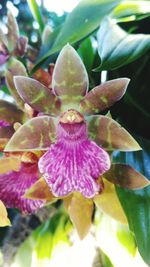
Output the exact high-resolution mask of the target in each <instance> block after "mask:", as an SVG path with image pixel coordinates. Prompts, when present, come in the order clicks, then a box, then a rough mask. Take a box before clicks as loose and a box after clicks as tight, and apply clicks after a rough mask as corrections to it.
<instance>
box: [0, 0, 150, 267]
mask: <svg viewBox="0 0 150 267" xmlns="http://www.w3.org/2000/svg"><path fill="white" fill-rule="evenodd" d="M49 2H50V1H49ZM81 2H83V4H82V3H81V5H80V6H79V7H77V8H75V9H74V10H73V11H72V12H71V13H70V15H69V13H67V12H62V13H61V14H59V15H58V14H57V13H55V12H50V11H48V9H47V7H46V5H45V4H44V1H43V0H41V1H40V2H39V3H40V5H39V7H40V8H39V10H38V12H39V14H41V17H42V20H41V22H40V19H39V18H40V17H39V16H40V15H38V12H37V13H36V9H35V8H34V6H35V3H36V1H25V0H13V1H5V0H1V1H0V18H1V22H0V27H1V29H2V30H3V31H4V32H6V31H7V29H6V26H5V23H6V20H7V9H8V8H10V9H11V10H12V12H13V13H14V15H15V16H16V19H17V22H18V25H19V29H20V33H21V35H25V36H27V37H28V39H29V44H30V45H31V46H32V47H33V48H36V49H37V50H38V52H39V53H38V55H37V58H36V61H35V62H34V65H35V66H34V69H33V72H34V71H35V70H36V69H38V68H39V67H42V68H45V69H48V67H49V63H55V60H56V58H57V55H58V52H59V51H60V49H61V48H62V47H63V45H64V44H65V43H67V42H70V43H72V44H73V45H74V47H75V48H76V50H77V51H78V53H79V55H80V56H81V58H82V59H83V61H84V64H85V66H86V69H87V72H88V74H89V78H90V88H93V87H94V86H96V85H98V84H99V83H100V82H104V81H105V80H106V79H115V78H119V77H128V78H130V79H131V82H130V84H129V88H128V90H127V93H126V94H125V96H124V97H123V99H121V100H120V101H119V102H118V103H116V104H115V105H114V106H113V107H112V108H111V110H110V112H111V116H112V117H113V118H114V119H116V120H117V121H118V122H120V123H121V124H122V125H123V126H124V127H125V128H126V129H127V130H128V131H129V132H130V133H131V134H132V135H133V136H134V137H135V138H136V139H137V140H138V141H139V143H140V145H141V146H142V148H143V151H140V152H129V153H123V152H122V153H119V152H115V153H114V154H113V160H114V161H115V162H123V163H127V164H129V165H131V166H134V167H135V168H136V170H138V171H140V172H142V173H143V174H144V175H145V176H146V177H147V178H148V179H150V126H149V125H150V101H149V99H150V89H149V87H150V27H149V25H150V3H149V1H137V0H134V1H125V2H123V3H121V4H120V2H121V1H111V0H107V1H102V0H99V1H98V0H94V1H92V0H91V1H90V0H85V1H81ZM29 4H30V5H29ZM31 6H32V8H33V9H32V8H31ZM106 15H109V20H107V19H106V18H105V16H106ZM34 17H35V18H36V19H34ZM100 23H101V26H100V29H99V24H100ZM116 24H117V25H118V26H117V27H119V28H116ZM45 25H49V26H50V28H51V29H52V31H50V32H49V34H47V36H46V40H47V41H46V42H45V41H44V42H43V39H42V38H43V37H42V34H41V29H43V28H44V26H45ZM79 26H80V27H79ZM120 30H121V31H122V30H124V31H125V32H124V34H125V35H124V38H123V39H122V38H121V39H120V36H122V35H120ZM121 34H122V33H121ZM133 34H135V35H134V36H133ZM131 39H132V41H131ZM44 40H45V39H44ZM125 40H126V41H125ZM21 60H22V61H24V62H25V59H24V58H21ZM0 93H1V94H0V97H1V98H3V99H7V100H12V99H11V98H9V97H10V93H9V90H8V88H7V86H6V84H5V82H4V80H3V77H1V92H0ZM116 190H117V194H118V197H119V200H120V202H121V204H122V206H123V209H124V211H125V214H126V216H127V218H128V222H129V227H130V230H131V231H132V233H131V232H130V231H129V229H128V227H126V226H122V225H121V224H119V223H117V222H115V221H114V220H112V219H110V218H109V217H107V216H106V217H105V216H104V215H102V213H100V212H97V213H96V216H95V226H94V227H95V228H96V229H97V231H96V234H94V235H93V234H91V235H90V237H88V238H87V240H86V241H87V243H88V244H89V243H90V244H92V245H93V248H94V252H93V250H92V249H91V247H90V246H88V248H87V247H86V245H85V243H84V250H86V249H90V250H91V251H92V252H91V257H92V260H91V263H90V260H89V263H88V264H91V265H86V267H88V266H89V267H90V266H95V267H100V266H101V267H112V266H113V264H114V266H115V267H124V266H132V267H134V266H138V267H140V266H141V267H142V266H146V265H145V264H144V263H143V262H142V260H141V259H140V258H139V256H137V261H136V260H135V261H133V255H135V254H136V248H137V246H138V249H139V252H140V254H141V256H142V257H143V259H144V261H145V262H146V264H148V266H150V252H149V248H150V187H148V188H146V189H141V190H137V191H131V190H125V189H120V188H118V187H116ZM58 206H59V205H58ZM60 206H61V204H60ZM60 206H59V207H60ZM62 210H63V209H62ZM41 213H42V215H41ZM45 214H46V215H45ZM47 214H48V216H49V214H51V218H50V219H48V220H47V218H48V217H47ZM9 216H10V218H11V219H12V221H14V226H13V227H12V229H11V230H10V229H8V228H1V229H0V245H1V250H2V252H3V255H4V256H3V257H4V258H3V259H4V261H3V263H2V265H1V266H3V267H7V266H14V267H15V266H18V267H37V266H41V265H40V264H42V266H52V267H57V266H58V267H59V266H61V267H63V266H65V267H67V266H69V265H61V264H60V265H59V264H58V258H59V257H62V255H63V253H64V255H65V256H66V255H67V254H66V252H63V253H62V251H61V249H62V248H64V250H63V251H66V249H68V248H69V247H70V245H71V244H75V243H76V242H75V241H76V240H74V239H73V240H72V239H71V238H74V237H71V238H68V236H69V237H70V233H71V230H72V226H71V222H70V221H69V219H68V217H67V215H66V214H65V212H64V210H63V211H62V212H57V206H55V204H54V205H53V207H52V210H48V211H46V212H44V215H43V211H42V212H41V211H40V212H39V214H36V215H32V216H28V217H26V219H25V218H24V217H22V216H21V215H18V212H17V211H16V210H12V209H11V210H9ZM116 229H117V230H116ZM21 233H23V234H22V235H21ZM31 233H32V234H31ZM100 233H101V234H100ZM110 233H111V234H110ZM28 236H29V237H28ZM93 236H94V237H93ZM110 239H112V243H113V242H115V246H116V247H115V250H116V251H117V253H116V254H115V253H114V250H113V249H112V248H113V244H112V246H111V244H110V245H109V243H111V242H110ZM95 240H96V241H95ZM104 240H105V242H104ZM114 240H115V241H114ZM116 240H117V241H116ZM118 240H119V241H118ZM58 241H59V242H58ZM84 242H85V241H84ZM118 242H119V244H120V245H118ZM58 243H59V244H61V245H62V248H60V247H61V246H59V245H58ZM106 244H107V245H106ZM117 246H118V247H117ZM119 246H122V250H121V249H120V248H119ZM58 247H59V249H60V252H59V253H60V254H59V253H58V250H57V248H58ZM77 247H78V250H80V249H81V247H80V244H79V240H78V241H77ZM54 248H55V249H54ZM85 248H86V249H85ZM55 250H56V251H57V255H60V256H56V257H54V258H55V259H56V258H57V262H55V261H52V260H50V259H51V258H52V257H51V256H52V255H53V256H54V255H55V253H56V252H55ZM102 250H103V251H104V252H106V253H107V254H108V255H109V257H110V258H111V259H112V262H113V263H111V261H110V260H109V258H108V257H107V256H106V255H105V253H104V252H102ZM122 251H126V252H122ZM81 252H82V253H83V249H81V251H80V256H79V255H76V253H75V250H73V253H72V254H71V255H74V256H75V257H81V258H82V257H85V258H86V256H87V255H85V254H83V255H81ZM69 253H71V252H69ZM92 253H93V254H92ZM124 253H125V254H124ZM127 253H128V254H129V255H130V256H127ZM114 254H115V257H116V258H115V257H114ZM123 255H125V256H123ZM118 257H119V258H121V257H122V259H123V261H124V262H121V263H119V261H118V263H117V258H118ZM43 258H44V261H41V260H42V259H43ZM127 258H128V261H126V259H127ZM12 259H13V260H12ZM60 261H61V260H60V258H59V262H60ZM68 261H69V258H68ZM12 262H13V263H12ZM83 262H84V261H83ZM10 264H11V265H10ZM50 264H51V265H50ZM77 264H78V266H81V265H79V263H78V261H77V262H76V265H77ZM70 265H71V266H76V265H73V263H72V264H71V263H70ZM82 266H85V265H84V264H83V265H82Z"/></svg>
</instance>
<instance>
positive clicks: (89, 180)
mask: <svg viewBox="0 0 150 267" xmlns="http://www.w3.org/2000/svg"><path fill="white" fill-rule="evenodd" d="M64 116H66V118H65V121H64V117H63V116H62V118H60V121H59V123H58V126H57V142H56V144H54V145H51V147H50V149H49V150H48V152H47V153H45V154H44V155H43V156H42V157H41V158H40V160H39V170H40V172H41V173H42V174H43V177H44V178H45V180H46V181H47V183H48V185H49V186H50V188H51V190H52V193H53V195H54V196H56V197H63V196H66V195H68V194H69V193H71V192H74V191H77V192H80V193H81V194H82V195H84V196H85V197H86V198H92V197H94V195H95V194H96V193H98V192H101V191H102V189H103V188H102V186H101V185H100V184H99V183H97V180H98V177H99V176H100V175H102V174H103V173H104V172H105V171H107V170H108V169H109V168H110V159H109V156H108V154H107V153H106V152H105V150H103V149H102V148H100V147H99V146H97V145H96V143H95V142H93V141H91V140H89V138H88V133H87V126H86V122H85V121H84V117H81V114H79V113H78V112H77V111H75V110H69V111H67V112H66V113H65V114H64ZM77 116H79V117H80V119H79V120H78V121H76V118H77Z"/></svg>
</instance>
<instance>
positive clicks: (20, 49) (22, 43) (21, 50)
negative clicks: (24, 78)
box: [13, 36, 28, 57]
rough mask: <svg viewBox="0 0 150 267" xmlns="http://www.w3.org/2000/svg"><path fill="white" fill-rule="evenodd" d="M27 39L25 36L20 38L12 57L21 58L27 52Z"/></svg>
mask: <svg viewBox="0 0 150 267" xmlns="http://www.w3.org/2000/svg"><path fill="white" fill-rule="evenodd" d="M27 44H28V38H27V37H26V36H20V37H19V38H18V40H17V43H16V47H15V51H14V53H13V54H14V55H15V56H19V57H22V56H24V55H25V54H26V52H27Z"/></svg>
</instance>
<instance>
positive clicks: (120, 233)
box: [116, 225, 137, 256]
mask: <svg viewBox="0 0 150 267" xmlns="http://www.w3.org/2000/svg"><path fill="white" fill-rule="evenodd" d="M116 235H117V238H118V240H119V241H120V243H121V245H123V246H124V247H125V248H126V249H127V250H128V251H129V253H131V255H133V256H135V254H136V248H137V246H136V242H135V237H134V235H133V233H132V232H131V231H130V230H129V227H128V226H127V225H118V226H117V230H116Z"/></svg>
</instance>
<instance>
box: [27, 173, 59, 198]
mask: <svg viewBox="0 0 150 267" xmlns="http://www.w3.org/2000/svg"><path fill="white" fill-rule="evenodd" d="M25 198H29V199H41V200H46V201H48V202H53V201H56V200H57V199H56V197H54V196H53V195H52V193H51V191H50V189H49V187H48V185H47V183H46V182H45V179H43V178H40V179H39V180H38V181H37V182H36V183H35V184H34V185H32V187H31V188H29V190H27V191H26V194H25Z"/></svg>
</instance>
